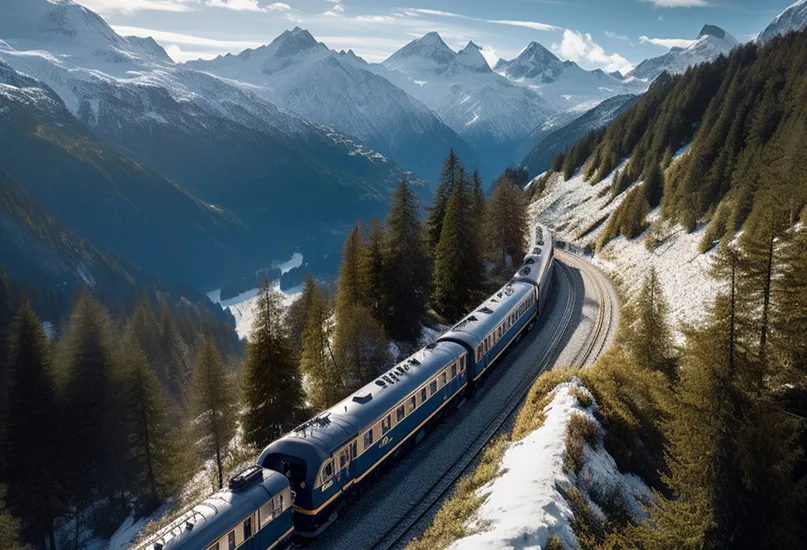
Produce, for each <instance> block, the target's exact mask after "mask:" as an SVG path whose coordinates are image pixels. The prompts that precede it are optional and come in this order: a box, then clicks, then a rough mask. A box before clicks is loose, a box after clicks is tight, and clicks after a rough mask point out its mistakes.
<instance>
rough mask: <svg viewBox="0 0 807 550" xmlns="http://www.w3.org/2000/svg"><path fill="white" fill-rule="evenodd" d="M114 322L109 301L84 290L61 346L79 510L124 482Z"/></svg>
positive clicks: (69, 460)
mask: <svg viewBox="0 0 807 550" xmlns="http://www.w3.org/2000/svg"><path fill="white" fill-rule="evenodd" d="M109 325H110V321H109V318H108V316H107V314H106V311H105V310H104V309H103V307H102V306H101V305H100V304H99V303H98V302H96V301H95V300H94V299H93V298H92V297H91V296H90V295H89V293H87V292H86V291H85V292H82V293H81V294H80V295H79V297H78V299H77V300H76V304H75V306H74V308H73V312H72V314H71V316H70V321H69V322H68V325H67V329H66V332H65V335H64V337H63V338H62V340H61V341H60V342H59V345H58V347H57V353H58V356H59V359H60V361H61V369H62V371H63V372H64V375H65V377H66V385H65V390H64V398H63V402H64V414H63V416H64V426H68V427H69V428H66V430H65V431H67V432H68V433H69V434H70V437H69V438H67V440H66V442H65V448H66V451H67V452H66V453H65V454H66V460H65V466H66V474H65V478H66V479H67V480H68V485H69V492H70V497H71V498H70V500H71V503H72V505H73V508H74V511H75V512H76V513H77V514H79V513H80V512H81V511H82V508H83V507H85V506H87V505H88V504H89V503H90V502H93V501H95V500H97V499H98V498H100V497H102V496H107V495H110V494H112V493H114V492H115V491H117V490H118V489H120V487H121V485H122V484H123V483H124V479H123V477H122V475H121V474H123V472H121V468H122V467H123V463H124V461H123V460H122V458H123V454H120V451H122V445H123V441H122V434H123V433H124V430H122V420H123V418H122V410H121V408H120V407H119V406H118V399H119V398H120V395H119V394H118V393H117V392H116V391H115V380H114V378H113V377H114V375H115V372H116V371H117V365H116V361H115V354H114V352H113V350H112V344H111V335H110V328H109Z"/></svg>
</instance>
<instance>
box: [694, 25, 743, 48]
mask: <svg viewBox="0 0 807 550" xmlns="http://www.w3.org/2000/svg"><path fill="white" fill-rule="evenodd" d="M710 36H711V37H714V38H717V39H718V40H722V41H723V42H727V43H729V44H731V45H732V46H736V45H738V44H739V42H738V41H737V39H736V38H734V37H733V36H732V35H731V34H729V33H728V32H726V31H724V30H723V29H721V28H720V27H718V26H717V25H709V24H706V25H704V26H703V28H702V29H701V32H700V33H699V34H698V40H702V39H704V38H707V37H710Z"/></svg>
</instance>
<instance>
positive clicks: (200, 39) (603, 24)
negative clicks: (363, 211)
mask: <svg viewBox="0 0 807 550" xmlns="http://www.w3.org/2000/svg"><path fill="white" fill-rule="evenodd" d="M77 1H78V2H80V3H82V4H84V5H86V6H87V7H89V8H91V9H93V10H95V11H97V12H99V13H101V14H102V15H103V16H104V18H105V19H106V20H107V21H108V22H109V23H110V24H111V25H112V26H113V27H114V28H115V29H116V30H118V31H119V32H121V33H122V34H136V35H141V36H147V35H148V36H153V37H154V38H155V39H156V40H157V41H158V42H160V43H161V44H162V45H163V46H164V47H165V48H166V49H167V50H168V52H169V54H170V55H171V56H172V57H174V58H175V59H177V60H180V61H184V60H187V59H195V58H198V57H205V58H209V57H213V56H215V55H218V54H222V53H227V52H233V53H238V52H240V51H242V50H243V49H245V48H247V47H256V46H259V45H262V44H266V43H268V42H271V40H272V39H273V38H274V37H276V36H277V35H278V34H280V33H281V32H283V30H285V29H290V28H293V27H294V26H295V25H299V26H301V27H303V28H306V29H308V30H310V31H311V33H312V34H313V35H314V36H315V37H316V38H317V39H318V40H320V41H322V42H325V43H326V44H327V45H328V46H329V47H331V48H334V49H337V50H339V49H348V48H352V49H353V50H354V51H355V52H356V53H358V54H359V55H361V56H363V57H364V58H365V59H367V60H368V61H382V60H383V59H385V58H386V57H387V56H388V55H389V54H391V53H393V52H394V51H395V50H397V49H398V48H400V47H401V46H403V45H404V44H406V43H407V42H409V41H411V40H412V39H413V38H416V37H418V36H421V35H423V34H425V33H426V32H429V31H438V32H439V33H440V34H441V35H442V36H443V38H444V40H445V41H446V42H447V43H448V44H449V45H450V46H451V47H453V48H455V49H458V48H460V47H463V46H464V45H465V44H467V42H468V41H469V40H473V41H474V42H476V43H477V44H479V45H480V46H482V47H483V53H484V54H485V57H486V58H488V60H489V62H490V63H491V64H492V63H494V62H495V60H496V59H497V58H498V57H503V58H506V59H509V58H512V57H514V56H516V55H517V54H518V53H519V52H520V51H521V50H522V49H523V48H524V47H525V46H526V45H527V44H528V43H529V42H530V41H533V40H534V41H537V42H539V43H541V44H543V45H544V46H546V47H547V48H550V49H551V50H552V51H554V52H555V53H556V54H557V55H558V56H559V57H561V58H562V59H572V60H574V61H577V62H578V63H580V65H582V66H583V67H585V68H588V69H593V68H605V69H608V70H616V69H621V70H627V69H629V68H630V67H631V66H633V65H636V64H638V63H639V62H641V61H642V60H643V59H645V58H647V57H653V56H657V55H661V54H663V53H664V52H665V51H666V50H667V48H668V47H669V46H670V45H675V44H686V42H687V41H688V40H692V39H694V38H695V37H696V36H697V33H698V32H699V30H700V29H701V27H702V26H703V25H704V24H705V23H711V24H714V25H718V26H720V27H722V28H724V29H725V30H727V31H728V32H730V33H731V34H733V35H734V36H735V37H736V38H737V39H738V40H740V41H741V42H744V41H747V40H749V39H751V38H752V37H753V36H755V35H756V34H757V33H758V32H760V31H761V30H762V29H763V28H764V27H765V26H766V25H767V24H768V23H769V22H770V21H771V20H772V19H773V18H774V17H775V16H776V15H778V14H779V13H780V12H782V11H783V10H784V9H785V8H786V7H787V6H788V5H789V4H790V3H791V2H792V1H793V0H499V1H495V2H494V1H490V0H486V1H478V2H476V1H475V2H469V1H467V0H465V1H463V0H433V1H431V2H424V1H422V0H420V1H418V0H411V1H410V0H278V1H275V0H77Z"/></svg>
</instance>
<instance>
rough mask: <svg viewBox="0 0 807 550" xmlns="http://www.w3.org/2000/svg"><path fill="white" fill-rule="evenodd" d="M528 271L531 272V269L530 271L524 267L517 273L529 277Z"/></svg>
mask: <svg viewBox="0 0 807 550" xmlns="http://www.w3.org/2000/svg"><path fill="white" fill-rule="evenodd" d="M530 271H532V269H530V268H529V267H525V268H523V269H522V270H521V271H519V273H520V274H521V275H529V274H530Z"/></svg>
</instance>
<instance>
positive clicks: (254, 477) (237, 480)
mask: <svg viewBox="0 0 807 550" xmlns="http://www.w3.org/2000/svg"><path fill="white" fill-rule="evenodd" d="M262 480H263V468H261V467H260V466H252V467H251V468H247V469H246V470H244V471H243V472H241V473H238V474H236V475H234V476H233V477H231V478H230V482H229V483H228V484H227V486H228V487H229V488H230V490H231V491H243V490H244V489H247V488H249V487H251V486H253V485H254V484H255V483H256V482H258V481H262Z"/></svg>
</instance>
